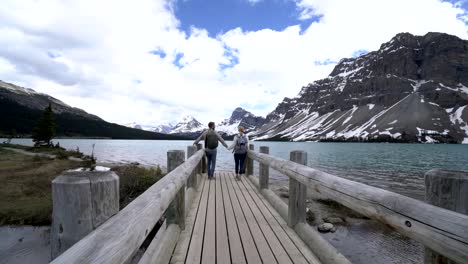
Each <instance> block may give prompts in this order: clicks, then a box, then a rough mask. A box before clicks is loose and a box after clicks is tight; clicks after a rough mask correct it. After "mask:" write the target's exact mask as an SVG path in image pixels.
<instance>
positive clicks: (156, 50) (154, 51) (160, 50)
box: [149, 48, 167, 59]
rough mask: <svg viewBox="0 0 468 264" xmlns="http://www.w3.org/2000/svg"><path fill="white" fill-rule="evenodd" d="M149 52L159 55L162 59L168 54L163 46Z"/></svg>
mask: <svg viewBox="0 0 468 264" xmlns="http://www.w3.org/2000/svg"><path fill="white" fill-rule="evenodd" d="M149 53H151V54H153V55H158V56H159V57H160V58H161V59H164V58H165V57H166V56H167V54H166V52H164V50H162V49H161V48H157V49H155V50H151V51H149Z"/></svg>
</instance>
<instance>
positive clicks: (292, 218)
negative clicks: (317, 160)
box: [288, 150, 307, 227]
mask: <svg viewBox="0 0 468 264" xmlns="http://www.w3.org/2000/svg"><path fill="white" fill-rule="evenodd" d="M290 160H291V161H293V162H296V163H299V164H301V165H307V152H304V151H299V150H296V151H291V153H290ZM306 193H307V188H306V186H305V185H304V184H302V183H300V182H298V181H296V180H295V179H293V178H291V177H290V178H289V210H288V225H289V226H290V227H294V226H296V224H298V223H303V222H305V221H306Z"/></svg>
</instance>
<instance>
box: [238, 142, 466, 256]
mask: <svg viewBox="0 0 468 264" xmlns="http://www.w3.org/2000/svg"><path fill="white" fill-rule="evenodd" d="M260 152H263V153H258V152H254V151H253V147H252V148H251V150H249V152H248V157H249V159H251V160H250V161H248V163H247V164H248V166H247V174H250V175H252V174H253V171H252V170H253V166H252V163H253V162H252V160H255V161H258V162H259V163H260V166H259V179H258V181H256V180H254V182H255V183H256V185H258V187H259V189H260V190H261V191H262V190H263V191H262V193H263V194H266V196H267V198H269V199H268V200H269V202H270V203H271V204H272V205H273V206H275V207H276V209H277V210H278V211H279V213H280V214H281V215H282V216H283V217H284V218H285V219H287V222H288V224H289V225H290V226H291V227H293V228H295V230H296V232H297V233H298V234H299V235H300V236H301V235H303V234H301V233H303V232H304V230H303V228H304V225H303V224H302V223H304V222H305V213H306V205H305V201H306V190H307V189H308V190H311V191H313V192H318V193H320V194H321V195H324V196H325V197H327V198H328V199H331V200H333V201H336V202H338V203H340V204H342V205H344V206H346V207H348V208H350V209H352V210H354V211H356V212H359V213H361V214H363V215H365V216H367V217H370V218H373V219H376V220H378V221H380V222H382V223H384V224H387V225H389V226H391V227H393V228H394V229H395V230H397V231H398V232H400V233H401V234H404V235H406V236H408V237H410V238H413V239H415V240H417V241H419V242H421V243H422V244H424V245H425V246H426V247H428V248H430V249H432V250H434V251H436V252H438V253H440V254H442V255H444V256H446V257H448V258H450V259H452V260H454V261H457V262H459V263H468V216H467V215H463V214H460V213H456V212H453V211H450V210H446V209H443V208H440V207H436V206H433V205H430V204H427V203H424V202H422V201H418V200H415V199H412V198H409V197H406V196H403V195H400V194H396V193H393V192H390V191H386V190H383V189H379V188H376V187H372V186H369V185H366V184H362V183H358V182H354V181H350V180H347V179H344V178H341V177H337V176H334V175H331V174H328V173H325V172H322V171H319V170H316V169H313V168H310V167H308V166H307V153H306V152H303V151H293V152H291V156H290V157H291V160H290V161H289V160H284V159H281V158H278V157H274V156H271V155H268V154H266V153H268V147H260ZM268 167H271V168H273V169H275V170H277V171H279V172H281V173H283V174H284V175H286V176H288V177H289V180H290V182H289V206H288V208H286V205H285V204H284V203H282V201H281V200H279V199H278V198H275V197H273V195H272V194H271V193H272V192H271V191H270V190H268V175H269V173H268ZM250 178H251V177H250ZM298 227H300V228H299V229H298ZM302 237H303V239H307V238H305V237H304V236H302ZM329 256H330V255H328V256H325V257H323V258H322V259H321V260H324V262H328V263H333V262H334V260H331V261H326V258H327V257H329ZM319 258H320V256H319ZM340 259H341V258H340ZM341 262H343V260H342V259H341Z"/></svg>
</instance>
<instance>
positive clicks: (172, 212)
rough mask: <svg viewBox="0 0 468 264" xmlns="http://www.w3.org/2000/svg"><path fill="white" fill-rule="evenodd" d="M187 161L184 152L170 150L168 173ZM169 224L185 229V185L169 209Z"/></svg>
mask: <svg viewBox="0 0 468 264" xmlns="http://www.w3.org/2000/svg"><path fill="white" fill-rule="evenodd" d="M184 161H185V152H184V151H183V150H169V151H168V152H167V173H169V172H171V171H172V170H174V169H175V168H177V167H178V166H179V165H180V164H182V163H184ZM167 224H168V225H170V224H177V225H179V227H180V229H181V230H183V229H185V185H184V186H182V187H181V188H180V190H179V192H178V193H177V195H176V197H175V198H174V201H172V203H171V205H170V206H169V208H167Z"/></svg>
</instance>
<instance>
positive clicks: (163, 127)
mask: <svg viewBox="0 0 468 264" xmlns="http://www.w3.org/2000/svg"><path fill="white" fill-rule="evenodd" d="M172 129H174V125H172V124H171V123H164V124H160V125H157V126H155V127H153V130H152V131H154V132H159V133H163V134H169V133H170V132H171V131H172Z"/></svg>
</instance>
